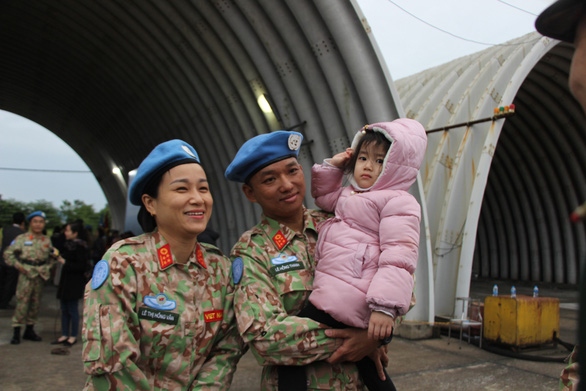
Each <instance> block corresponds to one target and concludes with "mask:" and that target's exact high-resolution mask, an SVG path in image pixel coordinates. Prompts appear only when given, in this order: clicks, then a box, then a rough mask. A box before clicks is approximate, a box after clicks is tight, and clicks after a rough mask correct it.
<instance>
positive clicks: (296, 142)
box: [287, 133, 301, 151]
mask: <svg viewBox="0 0 586 391" xmlns="http://www.w3.org/2000/svg"><path fill="white" fill-rule="evenodd" d="M287 145H288V146H289V149H290V150H292V151H297V150H298V149H299V148H300V147H301V136H300V135H298V134H294V133H292V134H291V135H290V136H289V140H287Z"/></svg>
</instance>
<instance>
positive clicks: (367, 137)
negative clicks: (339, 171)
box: [344, 130, 391, 173]
mask: <svg viewBox="0 0 586 391" xmlns="http://www.w3.org/2000/svg"><path fill="white" fill-rule="evenodd" d="M370 145H373V146H377V145H382V146H383V148H384V150H385V154H386V153H387V151H388V150H389V148H390V147H391V142H390V141H389V139H388V138H386V137H385V135H384V134H382V133H381V132H373V131H372V130H366V133H365V134H364V135H363V136H362V137H361V138H360V140H359V141H358V145H356V149H354V153H352V157H351V158H350V160H349V161H348V163H347V164H346V167H344V171H345V172H346V173H352V172H354V167H355V166H356V159H358V153H359V152H360V151H361V150H362V149H363V148H366V147H368V146H370Z"/></svg>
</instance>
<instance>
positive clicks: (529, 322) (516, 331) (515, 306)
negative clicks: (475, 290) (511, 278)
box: [484, 295, 560, 347]
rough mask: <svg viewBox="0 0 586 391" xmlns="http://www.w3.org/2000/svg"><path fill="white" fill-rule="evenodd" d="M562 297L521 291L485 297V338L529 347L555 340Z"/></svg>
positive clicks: (558, 328) (498, 342)
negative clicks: (512, 294)
mask: <svg viewBox="0 0 586 391" xmlns="http://www.w3.org/2000/svg"><path fill="white" fill-rule="evenodd" d="M559 330H560V301H559V299H557V298H553V297H531V296H523V295H518V296H517V297H515V298H513V297H510V296H488V297H486V298H485V299H484V339H485V340H486V341H489V342H494V343H497V344H503V345H510V346H515V347H526V346H531V345H540V344H544V343H549V342H553V337H554V333H555V335H557V336H559Z"/></svg>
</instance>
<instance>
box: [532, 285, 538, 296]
mask: <svg viewBox="0 0 586 391" xmlns="http://www.w3.org/2000/svg"><path fill="white" fill-rule="evenodd" d="M538 296H539V288H538V287H537V285H535V286H534V287H533V297H538Z"/></svg>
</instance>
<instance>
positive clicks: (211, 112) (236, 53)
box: [0, 0, 586, 321]
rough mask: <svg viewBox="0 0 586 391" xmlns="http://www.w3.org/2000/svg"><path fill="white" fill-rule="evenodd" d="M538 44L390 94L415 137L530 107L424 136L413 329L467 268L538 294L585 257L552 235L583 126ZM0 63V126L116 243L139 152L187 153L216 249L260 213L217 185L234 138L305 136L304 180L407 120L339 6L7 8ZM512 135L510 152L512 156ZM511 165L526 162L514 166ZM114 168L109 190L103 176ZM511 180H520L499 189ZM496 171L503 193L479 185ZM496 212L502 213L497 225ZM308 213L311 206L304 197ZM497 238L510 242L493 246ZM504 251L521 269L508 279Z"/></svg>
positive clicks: (559, 67) (412, 81)
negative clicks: (105, 211) (78, 163)
mask: <svg viewBox="0 0 586 391" xmlns="http://www.w3.org/2000/svg"><path fill="white" fill-rule="evenodd" d="M538 38H539V37H538V36H537V35H535V37H534V39H533V42H532V43H531V44H520V43H518V44H515V45H513V46H511V47H510V48H509V49H506V47H501V48H491V49H489V50H488V51H486V52H483V53H480V54H478V55H476V56H471V57H470V58H469V59H468V60H462V59H461V60H459V61H460V63H459V65H456V62H454V63H450V64H446V65H445V66H443V67H439V68H436V69H435V70H430V71H427V72H424V73H422V74H419V75H415V76H413V77H410V78H407V79H404V80H401V81H400V82H399V83H398V84H397V85H399V86H400V90H401V98H402V99H401V101H402V102H404V104H405V105H407V107H408V108H409V110H408V112H407V115H408V116H411V117H414V118H417V119H419V120H420V121H421V122H423V123H424V125H425V126H426V127H427V128H430V129H431V128H433V127H441V126H445V125H448V124H455V123H458V122H463V121H469V120H471V119H475V118H478V117H483V116H490V115H491V114H492V107H493V106H495V105H499V104H501V103H503V102H505V103H508V102H510V101H513V100H517V99H520V98H521V97H523V100H524V101H525V102H528V104H527V107H533V108H532V109H530V111H528V109H527V108H525V105H523V104H522V103H523V102H521V101H519V102H517V105H518V113H517V114H516V115H515V116H514V117H511V118H508V119H506V120H499V121H496V122H495V123H494V126H492V127H491V126H490V125H488V124H479V125H474V126H471V127H465V126H464V127H459V128H455V129H453V130H449V131H447V132H438V133H433V134H430V147H429V150H428V159H427V162H426V166H425V167H424V170H423V171H422V173H423V174H424V177H423V179H424V180H423V181H420V184H418V185H419V186H416V187H415V188H414V189H413V192H414V194H415V195H416V196H418V197H419V198H420V200H421V201H422V205H423V210H424V216H426V215H425V213H426V211H427V210H429V209H432V210H431V212H430V213H431V214H432V219H431V221H430V224H427V223H426V220H424V222H423V230H422V233H423V235H422V243H421V255H420V260H419V267H418V271H417V278H418V283H417V299H418V305H417V306H416V307H415V308H414V310H413V311H412V312H411V313H410V318H411V319H416V320H428V321H431V320H433V315H434V311H435V313H439V314H443V313H446V314H447V313H450V312H451V311H452V309H453V302H454V300H453V298H454V296H456V295H467V293H468V290H467V288H468V287H469V282H470V275H471V273H472V270H473V265H479V266H478V267H476V268H475V269H474V270H475V272H479V273H480V274H481V275H483V276H484V275H486V276H490V277H491V278H502V279H515V278H524V274H522V273H520V274H519V272H518V271H517V272H514V271H515V270H519V271H522V270H524V269H523V268H526V267H527V265H531V266H532V265H534V263H537V264H538V265H539V268H538V269H539V270H540V273H542V274H538V277H537V278H541V279H542V280H544V281H546V280H547V277H546V276H547V275H548V274H547V273H544V272H543V271H544V270H545V271H547V270H550V271H553V270H556V274H555V276H556V277H555V278H554V279H552V281H556V282H558V281H561V282H572V281H574V280H575V277H574V280H572V278H571V277H569V276H570V275H572V271H573V270H575V269H576V266H575V263H574V264H572V265H570V264H571V263H572V261H570V258H572V254H571V253H570V251H569V250H570V249H572V250H573V251H574V253H573V254H576V253H580V254H583V253H584V249H583V247H581V246H583V245H581V244H579V243H577V242H576V240H575V239H576V238H577V237H578V235H579V234H580V233H579V232H578V233H577V232H576V228H575V227H574V226H572V227H570V226H568V225H567V224H566V225H563V224H562V221H561V219H562V217H565V216H566V215H567V210H565V209H568V210H570V209H571V207H570V205H575V204H577V202H578V200H581V199H584V196H585V195H586V192H585V191H584V188H583V187H580V186H583V185H582V183H583V182H584V181H583V178H584V172H583V170H584V167H585V166H586V165H585V164H584V161H583V160H582V161H578V160H579V159H580V158H583V156H586V154H584V149H585V148H584V133H583V131H581V129H584V126H583V125H584V119H583V116H581V115H579V114H578V112H579V110H578V109H577V107H573V108H571V109H568V108H567V107H568V105H569V106H572V105H575V103H574V101H573V100H572V99H571V98H570V96H569V93H568V91H567V87H566V84H564V83H566V82H567V73H568V67H569V54H568V51H571V48H569V47H567V45H562V44H560V45H558V46H556V45H555V42H552V41H549V40H546V39H543V40H541V41H540V40H539V39H538ZM539 45H541V47H540V46H539ZM513 48H517V50H515V49H513ZM498 49H502V51H498ZM491 50H494V51H495V52H493V53H492V54H489V51H491ZM564 50H565V52H564ZM0 51H1V53H2V58H1V60H0V109H3V110H7V111H10V112H13V113H16V114H19V115H21V116H24V117H26V118H29V119H31V120H33V121H35V122H37V123H39V124H41V125H43V126H45V127H46V128H48V129H50V130H51V131H52V132H54V133H55V134H56V135H57V136H59V137H60V138H61V139H63V140H64V141H65V142H66V143H67V144H69V145H70V146H71V147H72V148H73V149H74V150H75V151H76V152H77V153H78V154H79V155H80V156H81V157H82V158H83V159H84V161H85V162H86V163H87V165H88V166H89V168H90V169H91V170H92V172H93V173H94V175H95V176H96V178H97V179H98V182H99V183H100V185H101V187H102V189H103V190H104V193H105V195H106V197H107V199H108V202H109V204H110V208H111V211H112V214H113V225H114V226H117V227H121V226H122V224H123V221H124V211H125V204H126V189H127V181H128V173H129V171H131V170H133V169H134V168H136V167H137V166H138V164H139V163H140V161H141V160H142V158H144V156H145V155H146V154H147V153H148V152H149V151H150V150H151V149H152V147H153V146H154V145H156V144H158V143H159V142H162V141H164V140H167V139H169V138H182V139H184V140H186V141H188V142H190V143H192V144H194V145H195V146H196V148H197V149H198V152H199V153H200V156H201V158H202V161H203V164H204V166H205V168H206V172H207V173H208V176H209V179H210V181H211V186H212V191H213V193H214V198H215V208H214V216H213V218H212V222H211V224H212V226H213V227H214V228H215V229H216V230H218V231H219V232H220V234H221V242H220V246H221V247H222V248H223V249H224V250H226V249H228V248H229V247H230V245H231V243H233V242H234V240H236V238H237V237H238V235H239V234H240V232H242V231H243V230H244V229H246V228H248V227H249V226H251V225H252V224H254V223H255V221H256V220H257V217H258V214H259V210H258V208H255V207H253V206H251V205H250V204H249V203H248V201H246V200H245V199H244V197H243V196H242V195H241V191H240V189H239V186H237V185H235V184H232V183H229V182H227V181H225V180H224V178H223V172H224V169H225V167H226V166H227V165H228V163H229V161H230V160H231V159H232V157H233V156H234V154H235V153H236V150H237V148H238V146H239V145H241V144H242V143H243V142H244V141H245V140H246V139H248V138H250V137H251V136H253V135H255V134H259V133H265V132H269V131H271V130H274V129H295V130H299V131H301V132H302V133H303V134H304V135H305V143H304V145H303V147H302V151H301V155H300V157H301V162H302V164H303V166H304V168H305V169H306V170H309V168H310V166H311V164H312V163H313V162H318V161H321V159H323V158H324V157H326V156H330V155H331V154H332V153H333V152H335V151H338V150H340V149H342V148H344V147H345V146H346V145H347V144H348V143H349V139H350V137H351V135H352V134H353V133H354V131H355V130H357V129H359V128H360V127H361V126H363V125H364V124H365V123H369V122H370V123H372V122H375V121H381V120H389V119H393V118H396V117H399V116H404V115H405V112H404V111H403V109H402V107H401V101H400V100H399V98H398V95H397V93H396V91H395V87H394V85H393V83H392V80H391V78H390V76H389V75H388V73H387V71H386V67H385V66H384V61H382V59H381V56H380V55H379V53H378V50H377V48H376V44H375V43H374V40H373V38H372V35H371V32H370V29H369V27H368V24H367V22H366V21H365V20H364V18H363V17H362V15H361V12H360V10H359V9H358V6H357V5H356V3H355V2H354V1H353V0H349V1H339V0H319V1H309V0H287V1H279V2H275V1H271V0H240V1H238V0H210V1H197V2H194V1H186V0H177V1H173V2H158V1H103V2H98V1H91V0H82V1H73V0H66V1H59V2H54V1H50V0H5V1H2V2H0ZM497 52H498V53H497ZM552 53H553V55H551V54H552ZM558 53H561V54H558ZM533 68H535V69H533ZM507 78H508V79H507ZM558 79H559V80H558ZM562 79H563V80H562ZM432 86H435V88H432ZM487 86H488V87H487ZM491 99H492V100H493V102H491V101H490V100H491ZM544 100H546V101H548V103H549V105H545V104H544ZM531 105H533V106H531ZM560 119H564V120H566V119H567V122H565V123H563V124H560V122H559V121H560ZM515 121H517V122H518V124H517V125H516V126H514V127H513V124H515ZM503 124H506V125H505V127H503ZM570 125H571V129H570V130H568V131H566V132H562V131H552V129H556V130H558V129H560V128H562V127H570ZM509 126H510V127H511V129H512V130H511V134H510V136H508V137H509V138H510V139H511V141H508V142H507V143H506V144H505V143H503V145H505V146H508V147H507V148H508V153H504V152H503V153H504V157H505V158H504V159H503V161H501V162H500V163H499V159H498V158H499V156H500V154H501V149H502V150H503V151H504V150H505V149H507V148H505V147H502V148H500V147H499V149H496V154H495V148H496V141H497V139H498V138H499V135H500V136H502V137H501V138H502V139H503V140H505V136H507V134H508V132H507V129H509ZM578 129H580V130H578ZM564 130H566V129H564ZM521 131H523V132H525V133H526V135H525V138H522V139H521V140H519V139H517V138H516V136H517V132H521ZM501 133H502V134H501ZM523 134H524V133H523ZM557 134H560V135H567V134H571V136H565V137H564V138H563V139H561V140H560V139H558V138H556V137H555V136H556V135H557ZM536 136H539V138H538V137H536ZM554 139H555V140H554ZM528 140H531V143H529V142H528ZM542 140H547V141H546V142H542ZM525 144H527V145H526V146H525ZM499 145H500V144H499ZM554 145H557V148H558V150H557V152H558V153H557V154H556V155H555V157H556V159H553V160H552V162H550V165H553V164H554V163H555V164H559V168H560V169H561V168H562V167H563V168H564V169H565V170H566V171H567V172H564V173H561V174H559V173H558V174H559V175H555V172H550V171H551V167H546V166H547V163H546V162H548V161H549V156H546V153H547V152H550V151H551V150H553V149H554ZM564 151H565V153H564ZM519 154H521V155H519ZM493 155H494V167H493V170H492V171H491V175H490V176H489V175H488V173H489V168H490V167H491V162H492V158H493ZM519 156H522V157H523V159H529V158H531V159H532V160H530V161H524V162H519V160H518V159H519ZM497 163H499V164H500V166H497ZM520 163H525V164H524V165H523V164H520ZM574 163H575V164H574ZM570 166H571V167H570ZM497 167H499V168H498V171H497ZM113 168H119V169H120V171H121V174H120V175H113V174H112V169H113ZM530 168H533V169H535V168H537V171H540V170H542V171H547V174H548V176H547V178H548V182H547V183H544V182H545V181H546V179H545V178H539V176H538V175H537V174H534V175H533V176H531V175H528V174H527V173H526V172H525V171H523V170H527V169H530ZM515 169H518V172H515V173H514V174H515V177H516V178H517V179H518V181H514V180H512V179H509V176H511V175H513V171H515ZM554 171H556V170H554ZM496 172H501V173H502V176H497V178H500V179H499V180H498V181H495V183H494V184H493V181H492V177H493V175H495V174H494V173H496ZM542 176H544V174H543V173H542ZM503 177H505V178H506V179H508V180H506V181H505V180H504V179H503ZM562 177H563V178H562ZM578 177H579V181H578V180H577V178H578ZM562 179H563V181H562ZM554 180H555V181H557V182H554ZM487 183H488V184H487ZM555 183H558V184H559V185H560V188H559V189H558V190H555V189H554V187H555ZM423 184H425V189H426V190H425V191H426V192H427V193H428V194H429V196H430V197H432V198H433V199H432V203H430V204H427V203H426V202H425V199H424V196H423V191H422V189H423ZM462 188H463V189H464V191H460V190H459V189H462ZM493 189H494V190H493ZM501 189H505V190H501ZM485 190H486V197H484V198H483V195H484V192H485ZM525 190H527V191H525ZM529 190H532V191H531V192H530V191H529ZM510 193H512V194H510ZM521 193H523V194H525V196H524V197H523V194H521ZM509 199H510V200H511V202H514V203H515V205H516V207H509V208H508V209H507V208H505V206H506V205H507V202H506V200H509ZM474 200H476V203H475V202H474ZM480 200H484V201H483V204H482V205H481V203H480ZM307 201H308V205H312V203H311V198H310V197H309V194H308V197H307ZM561 201H563V205H561V204H558V202H561ZM427 205H429V206H427ZM426 206H427V207H426ZM545 207H547V208H545ZM562 209H563V210H562ZM513 212H515V213H513ZM553 212H556V213H559V214H557V215H556V214H554V215H555V216H557V219H556V218H553V217H552V216H554V215H552V213H553ZM562 212H563V213H562ZM507 213H508V215H507ZM527 214H532V216H528V215H527ZM513 217H515V219H516V220H513ZM519 219H521V220H523V219H525V220H523V221H522V223H520V222H519ZM515 224H517V225H515ZM556 224H557V225H556ZM562 225H563V228H560V227H562ZM519 226H522V227H524V228H525V229H526V230H525V231H522V230H521V231H518V230H516V228H518V227H519ZM477 227H478V228H477ZM582 229H583V227H582ZM554 231H555V233H554ZM477 232H478V235H479V236H478V238H479V239H478V243H477V240H476V235H477ZM522 232H525V233H524V234H523V233H522ZM581 233H582V234H583V232H581ZM509 234H510V235H513V236H519V237H521V238H524V240H519V239H517V240H516V241H513V240H507V237H508V235H509ZM430 239H431V240H430ZM535 240H540V242H535ZM541 241H543V243H542V242H541ZM545 242H547V243H545ZM475 244H476V246H475ZM520 244H522V246H520ZM560 244H561V247H560ZM515 246H517V247H515ZM521 247H523V248H521ZM432 248H433V252H434V255H433V262H432V261H431V259H432V257H431V253H432V252H431V249H432ZM560 248H562V250H560ZM475 249H476V250H475ZM475 251H476V255H474V254H475ZM515 251H516V253H517V254H521V255H523V254H529V255H528V256H527V257H525V258H523V259H524V260H523V261H521V257H519V258H518V260H517V262H516V263H515V264H516V265H518V266H515V267H513V266H512V264H513V263H514V262H511V254H513V253H515ZM556 251H563V252H564V253H563V255H558V254H557V253H556ZM543 253H545V255H544V254H543ZM535 254H538V255H539V258H537V259H539V260H538V261H535V258H534V257H533V255H535ZM553 254H555V255H556V258H555V259H560V257H564V262H563V263H562V265H564V266H563V267H562V269H563V271H564V272H563V273H561V274H560V273H559V272H558V271H557V270H558V269H557V268H558V266H555V268H554V259H553V258H548V257H550V256H552V255H553ZM475 256H476V258H474V257H475ZM528 257H531V258H530V259H531V260H530V261H528V259H529V258H528ZM473 259H478V262H476V263H473ZM572 259H574V258H572ZM527 262H529V263H527ZM574 262H575V259H574ZM555 265H557V264H555ZM432 266H433V268H432ZM530 270H532V271H533V270H537V269H535V268H534V267H532V268H531V269H530ZM516 273H517V274H516ZM532 273H533V272H532ZM550 275H551V276H553V275H554V274H553V272H552V273H550ZM560 276H563V277H560ZM528 278H529V279H531V278H534V275H533V274H531V275H530V277H528ZM560 278H561V280H560ZM434 284H435V287H436V288H434ZM434 293H435V299H434ZM434 300H435V304H434ZM434 307H435V308H434Z"/></svg>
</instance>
